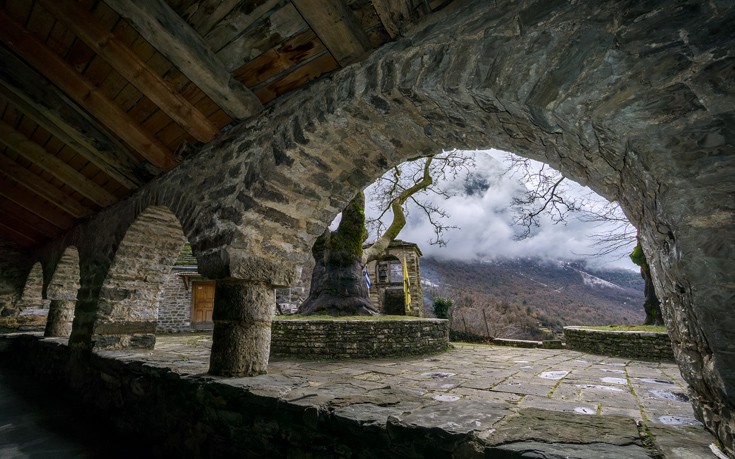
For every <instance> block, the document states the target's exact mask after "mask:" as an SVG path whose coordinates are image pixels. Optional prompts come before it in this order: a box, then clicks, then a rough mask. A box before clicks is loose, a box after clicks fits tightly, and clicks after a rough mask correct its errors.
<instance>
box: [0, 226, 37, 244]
mask: <svg viewBox="0 0 735 459" xmlns="http://www.w3.org/2000/svg"><path fill="white" fill-rule="evenodd" d="M0 231H2V232H4V233H5V234H6V235H8V236H10V237H11V238H12V239H13V241H14V242H15V243H16V244H17V245H18V246H20V247H29V246H32V245H38V244H40V243H41V241H36V240H34V239H33V238H32V237H30V236H28V235H26V234H23V232H22V231H18V230H17V229H15V228H13V227H11V226H8V225H6V224H5V223H3V222H2V221H0Z"/></svg>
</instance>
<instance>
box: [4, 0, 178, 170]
mask: <svg viewBox="0 0 735 459" xmlns="http://www.w3.org/2000/svg"><path fill="white" fill-rule="evenodd" d="M0 41H2V43H4V44H5V45H6V46H7V47H9V48H11V49H13V50H15V51H16V52H17V53H18V54H20V55H21V56H22V57H23V59H24V60H25V61H26V62H28V63H29V64H30V65H31V66H32V67H33V68H35V69H36V71H38V72H39V73H41V74H43V75H44V76H46V77H47V78H48V79H49V80H51V81H52V82H53V83H54V84H55V85H56V86H57V87H59V88H61V89H62V90H63V91H64V92H65V93H66V94H67V95H68V96H69V97H70V98H71V99H72V100H74V101H75V102H76V103H78V104H79V105H81V106H83V107H84V108H85V109H86V110H87V111H88V112H89V113H91V114H92V115H93V116H95V117H96V118H97V119H99V120H100V122H102V124H104V125H105V126H106V127H107V128H108V129H109V130H110V131H112V132H114V133H115V134H116V135H117V136H118V137H120V138H121V139H123V140H124V141H125V142H127V143H128V144H129V145H130V146H131V147H132V148H133V149H134V150H135V151H136V152H137V153H138V154H140V155H141V156H142V157H143V158H145V159H147V160H148V161H150V162H151V164H153V165H154V166H156V167H158V168H160V169H169V168H171V167H173V166H174V165H175V162H174V160H173V154H172V153H171V151H170V150H169V149H168V148H167V147H166V146H164V145H163V144H161V143H160V142H159V141H158V140H156V139H155V138H153V137H152V136H151V135H149V134H148V133H146V132H145V131H143V129H142V128H141V126H140V125H139V124H138V123H137V122H136V121H135V120H133V119H132V118H131V117H130V116H129V115H128V114H127V113H125V112H124V111H123V110H122V109H121V108H120V107H119V106H117V105H116V104H115V103H114V102H113V101H112V100H110V99H109V98H108V97H107V96H106V95H105V94H104V93H103V92H102V91H100V90H99V89H97V88H96V87H95V86H94V85H93V84H92V83H91V82H90V81H88V80H87V79H86V78H84V77H83V76H82V75H80V74H79V73H78V72H77V71H75V70H74V69H73V68H72V67H71V66H70V65H69V64H67V63H66V62H65V61H64V60H63V59H61V58H60V57H59V56H58V55H57V54H56V53H54V52H53V51H51V50H50V49H48V48H47V47H46V46H45V44H44V43H43V42H41V41H40V40H38V39H37V38H36V37H34V36H33V35H32V34H31V33H30V32H28V31H27V30H25V29H24V28H23V27H22V26H21V25H20V24H18V23H16V22H15V21H13V20H12V19H10V17H8V15H7V14H5V12H3V11H0Z"/></svg>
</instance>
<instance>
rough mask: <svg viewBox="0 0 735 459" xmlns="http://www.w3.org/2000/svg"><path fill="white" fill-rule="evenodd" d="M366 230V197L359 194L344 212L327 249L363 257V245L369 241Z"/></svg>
mask: <svg viewBox="0 0 735 459" xmlns="http://www.w3.org/2000/svg"><path fill="white" fill-rule="evenodd" d="M367 236H368V233H367V230H366V229H365V195H364V194H363V193H362V191H361V192H359V193H358V194H357V195H356V196H355V197H354V198H353V199H352V201H350V203H349V204H347V207H345V209H344V210H343V211H342V220H341V221H340V223H339V227H338V228H337V231H334V232H332V234H331V237H330V238H329V242H327V249H328V250H330V251H332V252H339V253H349V254H355V255H356V256H357V258H358V259H359V258H360V257H362V243H363V242H364V241H365V239H367Z"/></svg>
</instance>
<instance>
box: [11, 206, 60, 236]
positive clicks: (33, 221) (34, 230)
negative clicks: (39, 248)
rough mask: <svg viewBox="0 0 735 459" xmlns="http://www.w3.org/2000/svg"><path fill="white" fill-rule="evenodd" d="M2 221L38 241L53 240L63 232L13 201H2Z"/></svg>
mask: <svg viewBox="0 0 735 459" xmlns="http://www.w3.org/2000/svg"><path fill="white" fill-rule="evenodd" d="M0 219H2V220H3V221H4V222H5V223H6V224H9V225H11V226H12V227H14V228H20V229H22V230H23V232H24V233H26V234H30V235H34V236H35V237H36V239H42V238H51V237H54V236H56V235H58V234H59V233H61V230H60V229H58V228H56V227H54V226H53V225H51V224H49V223H48V222H47V221H45V220H43V219H41V218H39V217H38V216H36V215H34V214H33V213H31V212H28V211H27V210H25V209H24V208H22V207H20V206H18V205H16V204H15V203H13V202H11V201H3V200H0Z"/></svg>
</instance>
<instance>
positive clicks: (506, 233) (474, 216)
mask: <svg viewBox="0 0 735 459" xmlns="http://www.w3.org/2000/svg"><path fill="white" fill-rule="evenodd" d="M507 155H508V154H507V153H505V152H502V151H499V150H488V151H482V152H476V154H475V155H474V156H475V161H476V166H475V169H474V172H473V173H474V174H475V177H478V176H479V177H482V178H484V179H486V180H487V182H488V183H489V184H490V187H489V188H488V189H487V190H485V191H484V192H482V191H480V192H477V193H475V194H473V195H467V193H466V192H465V183H466V180H467V175H466V174H462V175H461V176H460V177H458V178H457V179H456V180H454V181H452V182H451V183H447V185H446V186H447V188H448V189H450V190H452V191H453V194H454V195H453V196H452V197H450V198H449V199H447V200H443V198H442V199H441V200H437V201H436V202H437V203H439V204H440V205H441V206H442V207H443V208H444V209H445V210H446V211H447V213H448V214H449V216H450V219H451V222H450V223H451V224H452V225H455V226H458V227H459V229H453V230H450V231H449V232H448V233H447V235H446V240H447V241H448V242H447V245H446V246H445V247H439V246H437V245H430V244H429V242H428V241H430V240H431V239H432V238H433V236H434V231H433V227H432V226H431V224H430V223H429V221H428V219H427V218H426V217H425V216H424V215H423V214H422V213H421V212H420V211H416V210H415V209H414V210H413V211H410V212H409V218H408V222H407V225H406V227H405V228H404V229H403V231H401V233H400V235H399V239H402V240H405V241H412V242H416V243H418V244H419V246H420V247H421V250H422V251H423V253H424V255H426V256H434V257H437V258H444V259H460V260H468V261H469V260H478V259H480V260H492V259H497V258H508V257H541V258H544V259H552V260H560V259H569V260H579V259H584V260H585V261H586V262H587V263H588V264H590V265H592V266H595V267H619V268H626V269H633V270H637V269H638V268H637V267H636V266H635V265H633V264H632V263H631V261H630V259H629V258H628V257H627V254H628V253H630V252H631V251H632V249H633V247H632V246H631V247H629V248H626V249H624V250H622V251H620V252H618V253H615V254H612V255H608V256H604V257H599V256H591V255H590V254H593V253H595V252H596V251H597V249H596V248H595V247H594V246H593V243H594V240H593V239H592V238H591V237H590V236H592V235H594V234H599V233H600V232H601V231H603V230H605V229H606V227H601V226H600V224H598V223H589V222H584V221H580V220H579V219H578V218H574V217H573V218H570V219H569V221H568V222H567V223H566V224H553V223H552V222H551V221H550V218H549V217H548V216H545V217H544V218H543V219H542V222H541V226H540V227H539V228H535V229H534V230H533V233H532V234H531V236H530V237H528V238H526V239H522V240H517V239H516V236H517V235H518V233H519V231H520V229H519V228H518V226H516V225H514V224H513V219H514V216H515V214H514V212H513V210H512V209H511V199H512V197H513V196H514V194H517V193H519V192H521V191H522V190H523V189H524V187H525V185H524V184H523V183H522V182H521V181H520V177H518V176H515V177H512V176H510V174H508V173H505V172H506V171H507V168H508V164H509V163H508V162H507V161H506V157H507ZM536 165H537V167H540V165H541V163H536ZM565 183H567V190H566V192H567V193H571V194H573V195H575V196H585V197H589V196H592V197H593V198H594V197H596V198H597V199H598V200H599V202H600V203H605V202H607V201H606V200H604V198H602V197H599V196H597V195H595V194H594V193H592V191H591V190H589V189H588V188H586V187H582V186H581V185H578V184H576V183H574V182H572V181H571V180H568V179H567V180H565ZM371 192H372V189H371V188H368V189H367V190H366V192H365V194H366V199H367V200H368V203H367V208H368V209H367V212H368V215H371V214H373V215H374V214H375V212H374V211H372V210H371V206H370V196H371Z"/></svg>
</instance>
